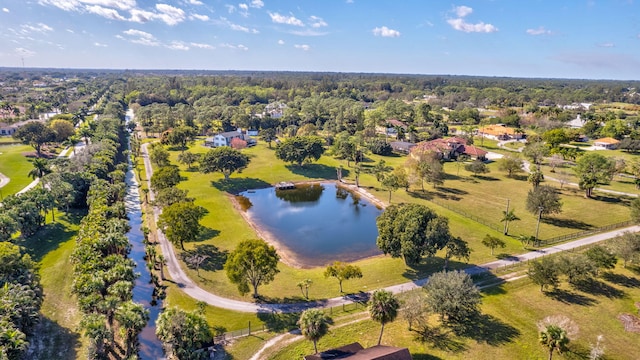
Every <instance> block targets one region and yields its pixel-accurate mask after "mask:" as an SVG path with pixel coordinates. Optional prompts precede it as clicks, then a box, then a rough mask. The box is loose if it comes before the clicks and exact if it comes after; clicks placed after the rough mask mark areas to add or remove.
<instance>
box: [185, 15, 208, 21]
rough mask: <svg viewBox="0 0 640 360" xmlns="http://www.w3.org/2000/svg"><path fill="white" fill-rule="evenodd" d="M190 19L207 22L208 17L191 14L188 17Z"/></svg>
mask: <svg viewBox="0 0 640 360" xmlns="http://www.w3.org/2000/svg"><path fill="white" fill-rule="evenodd" d="M190 18H191V19H197V20H201V21H209V17H208V16H207V15H200V14H192V15H191V16H190Z"/></svg>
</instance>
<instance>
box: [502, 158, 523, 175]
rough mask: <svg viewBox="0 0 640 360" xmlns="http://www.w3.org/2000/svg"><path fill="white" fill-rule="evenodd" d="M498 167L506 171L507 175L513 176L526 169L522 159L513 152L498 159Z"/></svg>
mask: <svg viewBox="0 0 640 360" xmlns="http://www.w3.org/2000/svg"><path fill="white" fill-rule="evenodd" d="M498 169H500V171H506V172H507V177H513V175H515V174H517V173H520V172H523V171H524V170H523V169H522V159H520V158H519V157H517V156H514V155H511V154H509V155H506V156H504V157H503V158H502V159H500V160H498Z"/></svg>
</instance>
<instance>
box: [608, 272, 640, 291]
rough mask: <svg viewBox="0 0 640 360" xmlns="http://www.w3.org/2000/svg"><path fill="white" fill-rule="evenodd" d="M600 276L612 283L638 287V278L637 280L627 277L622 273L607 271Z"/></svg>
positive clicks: (639, 284) (639, 285) (639, 282)
mask: <svg viewBox="0 0 640 360" xmlns="http://www.w3.org/2000/svg"><path fill="white" fill-rule="evenodd" d="M602 278H603V279H605V280H607V281H609V282H612V283H614V284H617V285H621V286H624V287H628V288H631V287H633V288H639V287H640V280H638V279H637V278H634V277H629V276H626V275H622V274H616V273H612V272H609V271H607V272H604V273H602Z"/></svg>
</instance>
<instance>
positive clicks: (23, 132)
mask: <svg viewBox="0 0 640 360" xmlns="http://www.w3.org/2000/svg"><path fill="white" fill-rule="evenodd" d="M55 136H56V134H55V133H54V132H53V130H51V129H50V128H49V127H47V126H46V125H44V124H43V123H41V122H39V121H30V122H28V123H26V124H24V125H22V126H21V127H19V128H18V130H16V132H15V133H13V137H14V138H16V139H19V140H20V141H22V142H23V143H25V144H28V145H31V146H33V148H34V149H35V150H36V153H37V154H38V157H40V156H41V152H40V150H41V148H42V145H44V144H46V143H48V142H50V141H54V140H55Z"/></svg>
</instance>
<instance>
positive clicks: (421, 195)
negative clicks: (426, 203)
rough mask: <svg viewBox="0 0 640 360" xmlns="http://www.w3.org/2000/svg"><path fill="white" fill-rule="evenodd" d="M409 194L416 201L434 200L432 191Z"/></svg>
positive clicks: (408, 192)
mask: <svg viewBox="0 0 640 360" xmlns="http://www.w3.org/2000/svg"><path fill="white" fill-rule="evenodd" d="M407 194H409V196H411V197H414V198H416V199H422V200H432V199H433V195H434V193H432V192H430V191H422V190H421V191H411V190H409V191H407Z"/></svg>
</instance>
